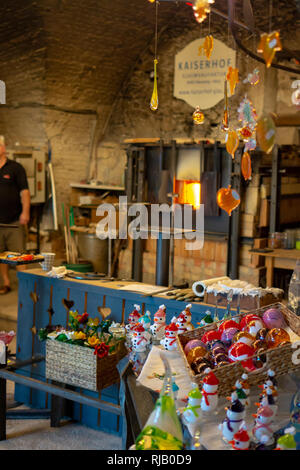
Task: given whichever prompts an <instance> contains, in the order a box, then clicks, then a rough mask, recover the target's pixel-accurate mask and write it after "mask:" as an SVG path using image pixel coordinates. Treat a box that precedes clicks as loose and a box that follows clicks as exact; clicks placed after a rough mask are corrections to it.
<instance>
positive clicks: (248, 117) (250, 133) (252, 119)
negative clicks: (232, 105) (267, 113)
mask: <svg viewBox="0 0 300 470" xmlns="http://www.w3.org/2000/svg"><path fill="white" fill-rule="evenodd" d="M238 119H239V121H241V122H242V127H241V128H240V129H238V134H239V136H240V138H241V139H242V140H243V141H244V142H248V141H249V140H250V139H253V137H254V134H255V128H256V121H257V114H256V110H255V108H254V106H253V104H252V102H251V101H250V100H248V98H247V97H245V98H244V99H243V101H242V102H241V103H240V105H239V107H238Z"/></svg>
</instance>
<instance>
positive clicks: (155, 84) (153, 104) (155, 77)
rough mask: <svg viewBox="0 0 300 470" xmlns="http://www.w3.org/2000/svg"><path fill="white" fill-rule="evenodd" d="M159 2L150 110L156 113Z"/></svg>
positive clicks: (156, 10)
mask: <svg viewBox="0 0 300 470" xmlns="http://www.w3.org/2000/svg"><path fill="white" fill-rule="evenodd" d="M158 3H159V2H158V0H156V2H155V45H154V84H153V92H152V97H151V101H150V109H151V110H152V111H156V110H157V109H158V91H157V63H158V60H157V43H158Z"/></svg>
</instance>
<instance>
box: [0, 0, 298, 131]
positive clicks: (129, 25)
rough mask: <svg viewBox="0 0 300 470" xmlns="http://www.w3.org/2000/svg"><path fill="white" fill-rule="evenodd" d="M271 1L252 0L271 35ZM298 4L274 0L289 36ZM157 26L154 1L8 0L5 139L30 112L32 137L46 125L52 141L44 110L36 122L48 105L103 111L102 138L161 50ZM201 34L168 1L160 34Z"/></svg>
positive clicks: (1, 26) (1, 62)
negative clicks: (130, 85) (141, 70)
mask: <svg viewBox="0 0 300 470" xmlns="http://www.w3.org/2000/svg"><path fill="white" fill-rule="evenodd" d="M270 1H272V0H252V5H253V9H254V11H255V18H256V21H257V25H258V26H259V27H260V28H261V29H268V25H269V20H268V11H269V8H268V7H269V2H270ZM241 2H242V0H236V3H240V4H241ZM287 4H288V5H287ZM298 4H299V1H298V0H290V1H289V2H286V1H283V0H273V15H274V17H273V23H272V25H273V27H279V28H280V30H281V33H282V35H283V36H284V35H285V34H290V35H291V34H293V31H295V22H296V18H297V13H298V12H299V10H297V5H298ZM226 5H227V1H225V0H216V1H215V5H214V6H215V7H216V8H218V9H220V10H223V11H226ZM298 18H299V16H298ZM211 23H212V29H213V30H215V31H217V30H218V29H222V30H223V31H224V27H225V28H226V29H227V22H226V21H225V20H224V19H220V18H219V17H216V16H215V15H213V16H212V21H211ZM154 25H155V6H154V4H151V3H149V2H148V1H147V0H35V1H34V0H14V1H12V0H1V2H0V79H1V80H4V81H5V83H6V86H7V106H6V107H1V109H0V127H1V132H8V134H9V133H10V129H11V126H10V125H9V124H8V122H9V116H12V114H13V111H14V110H15V109H16V108H19V107H25V108H26V106H27V108H26V111H24V112H25V118H24V117H23V116H22V119H24V122H25V121H26V113H28V116H30V117H31V118H32V119H36V125H37V127H34V126H31V127H32V131H30V136H28V137H27V138H28V139H29V138H33V136H34V132H36V133H37V129H38V127H39V126H40V128H41V130H40V136H39V137H40V140H43V139H45V138H44V137H43V135H44V128H43V129H42V125H41V124H40V123H41V119H45V114H43V113H42V109H39V110H37V111H36V112H35V114H34V117H33V113H31V114H30V109H31V108H32V107H34V106H36V107H40V108H42V107H45V106H46V107H48V108H50V109H51V107H56V108H58V109H69V110H72V111H75V112H77V111H78V112H82V111H86V112H91V113H96V112H97V114H98V127H99V129H98V131H97V134H98V135H99V132H100V134H101V132H102V130H103V129H105V122H106V121H107V120H108V119H109V113H110V110H111V109H112V106H113V104H114V103H115V102H116V98H117V97H118V95H119V94H120V93H122V90H124V89H126V84H127V82H128V80H129V79H130V76H131V73H132V71H133V70H134V68H135V67H136V66H138V64H139V57H141V56H142V54H143V53H144V52H145V50H146V49H147V48H149V47H150V48H152V49H153V46H154ZM195 27H199V25H198V26H197V24H196V22H195V20H194V18H193V13H192V9H191V7H190V6H187V5H185V3H182V2H180V3H176V2H172V1H161V2H160V5H159V32H160V33H163V31H164V30H165V29H167V28H172V30H173V35H178V36H182V35H183V34H184V31H188V30H189V29H190V28H195ZM199 28H200V27H199ZM30 106H31V108H30ZM4 113H5V116H4ZM46 119H47V118H46ZM51 119H52V115H51V118H50V120H51ZM48 121H49V116H48ZM27 125H28V126H29V124H28V123H27ZM2 128H3V129H4V130H3V129H2ZM20 128H21V125H20ZM101 129H102V130H101ZM28 132H29V130H28ZM28 132H27V134H28ZM14 137H15V136H14ZM14 137H12V138H14ZM21 138H22V136H21Z"/></svg>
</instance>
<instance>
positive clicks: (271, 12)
mask: <svg viewBox="0 0 300 470" xmlns="http://www.w3.org/2000/svg"><path fill="white" fill-rule="evenodd" d="M272 15H273V0H269V33H270V32H271V29H272Z"/></svg>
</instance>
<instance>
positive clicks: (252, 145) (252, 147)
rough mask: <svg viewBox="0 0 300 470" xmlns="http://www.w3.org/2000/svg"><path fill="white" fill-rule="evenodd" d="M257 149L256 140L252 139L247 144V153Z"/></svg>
mask: <svg viewBox="0 0 300 470" xmlns="http://www.w3.org/2000/svg"><path fill="white" fill-rule="evenodd" d="M255 149H256V139H255V138H254V137H252V138H250V139H249V140H248V141H247V142H246V143H245V152H250V151H251V150H255Z"/></svg>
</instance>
